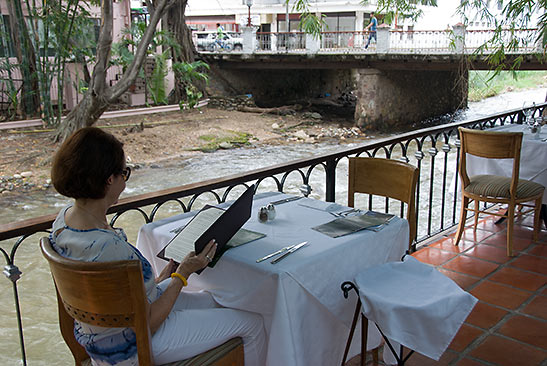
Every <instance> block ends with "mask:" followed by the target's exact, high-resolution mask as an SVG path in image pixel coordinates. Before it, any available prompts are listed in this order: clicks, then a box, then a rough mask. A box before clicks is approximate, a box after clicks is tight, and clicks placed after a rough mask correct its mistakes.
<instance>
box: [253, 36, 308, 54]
mask: <svg viewBox="0 0 547 366" xmlns="http://www.w3.org/2000/svg"><path fill="white" fill-rule="evenodd" d="M256 39H257V47H256V51H255V52H257V53H260V52H265V51H267V52H273V51H275V52H289V51H291V52H305V51H306V33H304V32H257V33H256Z"/></svg>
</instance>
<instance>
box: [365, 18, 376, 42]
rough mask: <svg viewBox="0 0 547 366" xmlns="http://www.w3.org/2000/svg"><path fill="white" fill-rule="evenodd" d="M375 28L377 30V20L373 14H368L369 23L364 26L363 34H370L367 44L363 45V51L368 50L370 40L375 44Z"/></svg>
mask: <svg viewBox="0 0 547 366" xmlns="http://www.w3.org/2000/svg"><path fill="white" fill-rule="evenodd" d="M376 28H378V19H376V17H375V16H374V12H373V11H372V12H370V23H369V24H368V25H367V26H366V28H365V32H368V31H370V34H369V36H368V40H367V44H366V45H365V49H367V48H368V45H369V44H370V40H371V39H372V38H374V42H376V40H377V39H376Z"/></svg>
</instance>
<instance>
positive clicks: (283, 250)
mask: <svg viewBox="0 0 547 366" xmlns="http://www.w3.org/2000/svg"><path fill="white" fill-rule="evenodd" d="M297 245H298V244H293V245H289V246H288V247H284V248H281V249H279V250H276V251H275V252H273V253H270V254H268V255H265V256H264V257H262V258H258V259H257V260H256V263H260V262H262V261H265V260H266V259H268V258H271V257H273V256H276V255H278V254H281V253H284V252H286V251H287V250H290V249H292V248H294V247H295V246H297Z"/></svg>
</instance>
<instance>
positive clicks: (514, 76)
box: [469, 71, 547, 102]
mask: <svg viewBox="0 0 547 366" xmlns="http://www.w3.org/2000/svg"><path fill="white" fill-rule="evenodd" d="M492 75H494V72H493V71H469V101H472V102H476V101H479V100H481V99H484V98H488V97H493V96H495V95H498V94H501V93H504V92H507V91H513V90H520V89H529V88H534V87H540V86H542V85H545V84H546V83H547V71H516V72H514V73H513V72H511V71H502V72H501V73H500V74H498V75H496V76H494V77H492Z"/></svg>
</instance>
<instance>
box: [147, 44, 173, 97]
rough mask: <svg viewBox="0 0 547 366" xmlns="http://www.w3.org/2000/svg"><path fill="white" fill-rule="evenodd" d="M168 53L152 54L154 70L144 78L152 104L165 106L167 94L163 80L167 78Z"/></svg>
mask: <svg viewBox="0 0 547 366" xmlns="http://www.w3.org/2000/svg"><path fill="white" fill-rule="evenodd" d="M168 58H169V53H168V52H167V51H165V52H163V53H156V54H154V64H155V66H154V70H153V71H152V75H151V76H150V77H147V78H146V83H147V85H148V90H149V91H150V95H151V96H152V100H153V101H154V104H167V93H166V92H165V78H166V77H167V59H168Z"/></svg>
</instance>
